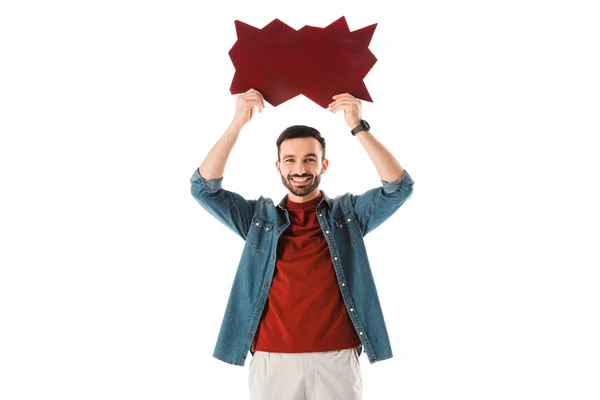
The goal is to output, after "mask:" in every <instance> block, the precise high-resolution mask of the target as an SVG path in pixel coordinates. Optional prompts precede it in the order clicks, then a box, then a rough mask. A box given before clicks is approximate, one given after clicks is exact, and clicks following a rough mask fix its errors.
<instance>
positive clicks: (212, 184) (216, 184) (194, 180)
mask: <svg viewBox="0 0 600 400" xmlns="http://www.w3.org/2000/svg"><path fill="white" fill-rule="evenodd" d="M190 183H191V184H192V185H201V186H202V188H203V189H204V190H205V191H206V192H207V193H216V192H218V191H219V190H220V189H221V188H222V187H223V177H220V178H217V179H206V178H204V177H203V176H202V175H200V171H199V169H198V168H196V170H195V171H194V174H193V175H192V177H191V178H190Z"/></svg>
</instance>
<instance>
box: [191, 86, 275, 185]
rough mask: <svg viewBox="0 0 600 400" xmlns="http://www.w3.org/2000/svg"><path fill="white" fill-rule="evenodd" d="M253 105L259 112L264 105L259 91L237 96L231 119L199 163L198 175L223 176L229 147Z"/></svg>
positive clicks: (205, 176)
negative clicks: (223, 132) (222, 133)
mask: <svg viewBox="0 0 600 400" xmlns="http://www.w3.org/2000/svg"><path fill="white" fill-rule="evenodd" d="M254 107H256V108H258V111H259V112H262V110H263V108H264V107H265V99H264V98H263V96H262V94H260V92H259V91H257V90H254V89H250V90H248V91H247V92H246V93H244V94H242V95H239V96H238V97H237V99H236V106H235V115H234V117H233V121H231V124H230V125H229V128H227V130H226V131H225V134H224V135H223V136H222V137H221V138H220V139H219V140H218V141H217V143H215V145H214V146H213V147H212V149H211V150H210V151H209V152H208V154H207V155H206V157H205V158H204V161H203V162H202V164H201V165H200V175H202V177H203V178H205V179H218V178H222V177H223V171H224V170H225V164H226V163H227V159H228V158H229V154H230V153H231V149H233V146H234V145H235V143H236V142H237V139H238V136H239V134H240V131H241V130H242V127H243V126H244V125H245V124H246V123H247V122H248V121H250V120H251V119H252V115H253V114H254Z"/></svg>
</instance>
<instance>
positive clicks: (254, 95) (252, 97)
mask: <svg viewBox="0 0 600 400" xmlns="http://www.w3.org/2000/svg"><path fill="white" fill-rule="evenodd" d="M245 100H246V101H254V102H258V103H260V107H261V108H264V107H265V99H264V98H263V97H262V95H261V94H260V93H259V92H256V93H252V94H247V95H245Z"/></svg>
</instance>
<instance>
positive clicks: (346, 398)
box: [248, 349, 363, 400]
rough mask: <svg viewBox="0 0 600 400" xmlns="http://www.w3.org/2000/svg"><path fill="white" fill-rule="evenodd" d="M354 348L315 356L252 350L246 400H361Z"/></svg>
mask: <svg viewBox="0 0 600 400" xmlns="http://www.w3.org/2000/svg"><path fill="white" fill-rule="evenodd" d="M362 384H363V382H362V374H361V371H360V362H359V361H358V354H357V352H356V349H343V350H334V351H325V352H316V353H271V352H263V351H256V352H255V353H254V356H253V357H252V360H251V361H250V372H249V374H248V389H249V390H250V400H362Z"/></svg>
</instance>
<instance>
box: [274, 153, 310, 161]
mask: <svg viewBox="0 0 600 400" xmlns="http://www.w3.org/2000/svg"><path fill="white" fill-rule="evenodd" d="M289 157H296V156H295V155H293V154H286V155H285V156H283V157H282V158H281V159H282V160H284V159H286V158H289ZM304 157H314V158H317V155H316V154H315V153H309V154H306V155H305V156H304Z"/></svg>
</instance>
